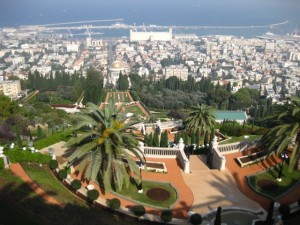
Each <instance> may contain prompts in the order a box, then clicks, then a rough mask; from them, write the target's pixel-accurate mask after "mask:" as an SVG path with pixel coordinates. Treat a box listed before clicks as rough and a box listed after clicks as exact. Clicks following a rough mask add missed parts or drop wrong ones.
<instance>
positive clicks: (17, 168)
mask: <svg viewBox="0 0 300 225" xmlns="http://www.w3.org/2000/svg"><path fill="white" fill-rule="evenodd" d="M10 170H11V171H12V173H13V174H14V175H16V176H18V177H20V178H21V179H22V180H23V181H25V182H26V183H27V184H28V185H29V187H30V188H31V189H32V190H33V191H34V192H35V193H36V194H37V195H39V196H40V197H41V198H43V199H44V201H45V202H47V203H50V204H53V205H57V206H59V207H63V204H62V203H60V202H59V201H57V200H56V199H55V198H53V197H52V196H50V195H48V194H47V193H46V192H45V191H44V190H43V189H41V188H40V187H39V186H38V184H36V183H35V182H34V181H33V180H32V179H31V178H30V177H29V176H28V175H27V174H26V172H25V171H24V169H23V168H22V166H21V165H20V164H19V163H12V164H11V165H10Z"/></svg>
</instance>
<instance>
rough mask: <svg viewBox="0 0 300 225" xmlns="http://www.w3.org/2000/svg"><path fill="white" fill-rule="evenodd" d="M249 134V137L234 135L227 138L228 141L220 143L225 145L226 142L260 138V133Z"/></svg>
mask: <svg viewBox="0 0 300 225" xmlns="http://www.w3.org/2000/svg"><path fill="white" fill-rule="evenodd" d="M247 136H249V138H248V139H245V137H244V136H240V137H232V138H231V139H229V140H226V141H223V142H221V143H220V145H225V144H231V143H235V142H240V141H245V140H247V141H254V140H255V139H257V138H259V137H260V135H247Z"/></svg>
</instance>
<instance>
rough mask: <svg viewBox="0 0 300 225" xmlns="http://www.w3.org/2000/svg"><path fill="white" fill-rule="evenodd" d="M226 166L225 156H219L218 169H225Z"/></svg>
mask: <svg viewBox="0 0 300 225" xmlns="http://www.w3.org/2000/svg"><path fill="white" fill-rule="evenodd" d="M225 168H226V158H225V156H222V157H221V163H220V170H225Z"/></svg>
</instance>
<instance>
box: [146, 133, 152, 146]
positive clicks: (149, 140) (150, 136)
mask: <svg viewBox="0 0 300 225" xmlns="http://www.w3.org/2000/svg"><path fill="white" fill-rule="evenodd" d="M147 144H148V146H153V134H152V133H150V134H149V136H148V143H147Z"/></svg>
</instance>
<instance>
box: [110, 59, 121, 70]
mask: <svg viewBox="0 0 300 225" xmlns="http://www.w3.org/2000/svg"><path fill="white" fill-rule="evenodd" d="M110 68H112V69H120V68H122V62H120V61H118V60H116V61H114V62H113V63H112V64H111V66H110Z"/></svg>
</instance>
